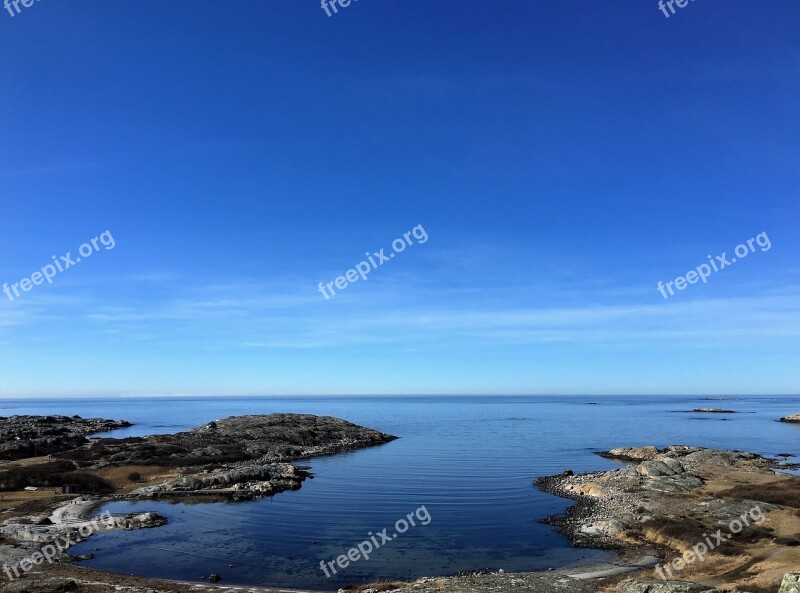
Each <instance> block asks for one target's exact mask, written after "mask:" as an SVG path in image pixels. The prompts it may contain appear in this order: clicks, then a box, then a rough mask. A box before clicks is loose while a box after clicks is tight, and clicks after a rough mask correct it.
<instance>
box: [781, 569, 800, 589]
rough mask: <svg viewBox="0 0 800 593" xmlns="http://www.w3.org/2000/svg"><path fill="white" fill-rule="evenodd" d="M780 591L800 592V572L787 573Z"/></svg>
mask: <svg viewBox="0 0 800 593" xmlns="http://www.w3.org/2000/svg"><path fill="white" fill-rule="evenodd" d="M778 593H800V572H790V573H787V574H786V575H785V576H784V577H783V582H782V583H781V588H780V589H779V590H778Z"/></svg>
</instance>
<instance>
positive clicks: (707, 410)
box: [692, 408, 736, 414]
mask: <svg viewBox="0 0 800 593" xmlns="http://www.w3.org/2000/svg"><path fill="white" fill-rule="evenodd" d="M692 412H693V413H697V414H735V413H736V410H724V409H723V408H695V409H694V410H692Z"/></svg>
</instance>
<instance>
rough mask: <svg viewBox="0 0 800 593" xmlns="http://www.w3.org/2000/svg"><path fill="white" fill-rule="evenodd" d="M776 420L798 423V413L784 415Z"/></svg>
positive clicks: (799, 417)
mask: <svg viewBox="0 0 800 593" xmlns="http://www.w3.org/2000/svg"><path fill="white" fill-rule="evenodd" d="M778 422H791V423H794V424H800V414H791V415H789V416H784V417H783V418H781V419H780V420H778Z"/></svg>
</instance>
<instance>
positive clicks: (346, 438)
mask: <svg viewBox="0 0 800 593" xmlns="http://www.w3.org/2000/svg"><path fill="white" fill-rule="evenodd" d="M396 438H397V437H394V436H391V435H387V434H384V433H382V432H378V431H377V430H372V429H369V428H364V427H363V426H358V425H356V424H352V423H350V422H347V421H345V420H340V419H339V418H332V417H329V416H313V415H311V414H268V415H260V416H235V417H231V418H225V419H224V420H217V421H215V422H211V423H209V424H206V425H205V426H202V427H200V428H195V429H193V430H190V431H187V432H179V433H176V434H170V435H153V436H147V437H136V438H127V439H101V440H96V441H94V442H92V444H91V446H90V447H86V448H84V449H80V450H75V451H70V452H68V453H65V454H62V455H60V456H59V457H62V458H65V459H72V460H75V461H82V462H89V463H92V464H93V465H94V466H96V467H106V466H121V465H161V466H173V467H179V466H180V467H204V466H205V467H211V468H214V469H216V468H217V467H218V466H219V465H221V464H231V463H242V462H255V464H256V465H267V464H270V463H280V462H286V461H293V460H295V459H303V458H307V457H312V456H317V455H328V454H331V453H338V452H341V451H348V450H351V449H360V448H363V447H369V446H373V445H381V444H383V443H387V442H389V441H392V440H394V439H396ZM251 464H252V463H251Z"/></svg>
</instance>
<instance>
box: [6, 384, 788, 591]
mask: <svg viewBox="0 0 800 593" xmlns="http://www.w3.org/2000/svg"><path fill="white" fill-rule="evenodd" d="M592 401H595V402H597V403H596V405H589V402H592ZM697 407H722V408H726V409H733V410H736V411H737V412H738V413H736V414H725V415H717V414H714V415H708V414H694V413H687V411H688V410H691V409H693V408H697ZM798 408H800V401H798V399H797V398H786V397H742V398H736V399H735V400H733V401H707V400H706V399H705V398H688V397H643V396H642V397H594V398H590V397H501V396H498V397H405V398H400V397H347V398H310V397H292V398H154V399H146V400H143V399H133V398H128V399H125V398H114V399H106V400H98V399H91V400H88V399H81V400H65V399H59V400H27V401H11V400H0V414H2V415H11V414H23V413H28V414H43V413H53V414H55V413H63V414H80V415H82V416H102V417H110V418H124V419H126V420H130V421H132V422H135V423H136V425H135V426H134V427H132V428H129V429H124V430H121V431H116V433H115V435H119V436H123V435H142V434H153V433H168V432H175V431H178V430H184V429H187V428H191V427H194V426H199V425H201V424H204V423H206V422H208V421H210V420H214V419H218V418H222V417H225V416H230V415H238V414H255V413H270V412H304V413H312V414H321V415H331V416H338V417H341V418H345V419H347V420H350V421H352V422H356V423H358V424H363V425H365V426H369V427H372V428H376V429H378V430H382V431H384V432H388V433H391V434H395V435H398V436H400V437H401V438H400V439H399V440H397V441H394V442H391V443H388V444H387V445H383V446H381V447H375V448H371V449H366V450H361V451H356V452H350V453H345V454H341V455H335V456H331V457H325V458H318V459H313V460H309V461H307V462H303V463H307V464H308V465H310V466H312V468H313V472H314V474H315V476H316V477H315V479H314V480H309V481H306V483H305V484H304V485H303V487H302V489H300V490H298V491H295V492H285V493H282V494H279V495H277V496H275V497H273V498H271V499H264V500H260V501H255V502H244V503H213V504H209V503H196V504H187V503H185V502H182V503H180V504H171V503H168V502H141V503H113V504H110V505H108V506H107V507H105V508H107V509H110V510H111V511H113V512H123V511H137V512H141V511H145V510H154V511H157V512H159V513H161V514H163V515H165V516H167V517H168V518H169V520H170V524H169V525H168V526H165V527H161V528H157V529H151V530H140V531H137V532H128V533H108V534H102V535H99V536H96V537H94V538H92V539H91V540H89V541H87V542H85V543H83V544H80V545H78V546H76V547H75V548H73V549H72V552H73V554H80V553H87V552H93V553H94V554H95V559H94V560H92V561H89V562H87V564H89V565H91V566H95V567H98V568H104V569H108V570H114V571H120V572H126V573H134V574H140V575H146V576H154V577H163V578H173V579H184V580H199V579H201V578H202V577H204V576H205V577H207V576H208V575H209V574H210V573H212V572H213V573H216V574H219V575H221V576H222V578H223V583H227V584H235V583H239V584H254V585H272V586H286V587H308V588H315V589H336V588H338V587H339V586H341V585H342V584H345V583H353V582H369V581H374V580H377V579H408V578H414V577H419V576H426V575H443V574H453V573H456V572H459V571H464V570H476V569H483V568H490V569H499V568H503V569H505V570H507V571H514V570H537V569H546V568H549V567H563V566H568V565H573V564H577V563H585V562H595V561H600V560H603V559H606V558H608V557H610V555H609V554H608V553H606V552H602V551H597V550H583V549H576V548H572V547H571V546H570V544H569V542H568V541H567V540H566V539H565V538H563V537H561V536H560V535H558V534H557V533H556V532H555V530H554V529H553V528H551V527H547V526H544V525H541V524H540V523H538V520H539V519H541V518H542V517H544V516H546V515H548V514H551V513H556V512H560V511H562V510H563V509H565V508H566V507H567V506H568V505H569V504H570V502H569V501H565V500H562V499H558V498H555V497H553V496H550V495H548V494H544V493H542V492H539V491H538V490H536V488H534V487H533V486H532V485H531V480H532V479H534V478H535V477H537V476H541V475H548V474H555V473H560V472H562V471H563V470H564V469H567V468H569V469H572V470H574V471H576V472H583V471H592V470H599V469H606V468H610V467H614V466H615V465H616V464H615V463H614V462H612V461H609V460H606V459H603V458H600V457H598V456H596V455H594V454H593V452H594V451H598V450H606V449H610V448H612V447H617V446H636V445H646V444H653V445H657V446H659V447H663V446H666V445H670V444H692V445H700V446H707V447H719V448H728V449H741V450H751V451H755V452H758V453H762V454H766V455H776V454H778V453H792V454H797V453H798V448H797V444H798V442H799V438H798V437H800V426H797V425H788V424H781V423H778V422H775V420H776V419H777V418H779V417H781V416H784V415H787V414H789V413H793V412H796V411H797V410H798ZM423 505H424V506H425V508H426V509H427V511H428V513H429V514H430V517H431V520H430V523H429V524H428V525H426V526H422V525H419V524H418V525H417V526H415V527H411V528H410V529H409V530H408V531H407V532H406V533H403V534H401V535H398V536H397V538H396V539H392V540H391V541H390V542H388V543H386V544H385V545H384V546H383V547H381V548H380V549H378V550H377V551H375V552H373V554H372V555H371V558H370V559H369V560H368V561H367V560H363V559H361V560H358V561H356V562H353V563H351V564H350V566H348V567H347V568H346V569H345V570H341V569H338V573H337V574H336V575H332V578H330V579H328V578H326V577H325V575H324V574H323V572H322V570H321V569H320V566H319V564H320V561H321V560H334V559H335V558H336V557H337V556H339V555H341V554H346V553H347V551H348V549H349V548H351V547H352V546H355V545H356V544H358V543H359V542H361V541H363V540H365V539H367V538H368V534H369V532H373V533H377V532H379V531H381V530H382V529H383V528H388V531H387V533H388V534H392V533H393V532H394V524H395V522H396V521H397V520H398V519H401V518H404V517H406V516H407V515H408V514H409V513H411V512H413V511H415V510H416V509H418V508H419V507H421V506H423ZM423 515H424V514H423ZM378 541H380V540H378ZM229 564H234V565H235V566H234V567H233V568H229Z"/></svg>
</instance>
